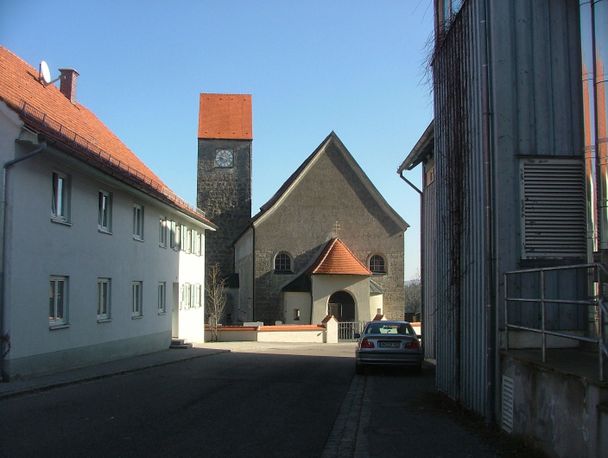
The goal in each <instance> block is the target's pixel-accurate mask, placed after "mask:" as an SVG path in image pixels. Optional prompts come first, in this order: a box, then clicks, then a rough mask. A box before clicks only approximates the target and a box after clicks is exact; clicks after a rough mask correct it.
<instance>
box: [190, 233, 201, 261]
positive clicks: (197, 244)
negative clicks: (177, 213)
mask: <svg viewBox="0 0 608 458" xmlns="http://www.w3.org/2000/svg"><path fill="white" fill-rule="evenodd" d="M192 252H193V253H194V254H195V255H196V256H200V255H201V234H200V232H198V231H197V230H195V229H192Z"/></svg>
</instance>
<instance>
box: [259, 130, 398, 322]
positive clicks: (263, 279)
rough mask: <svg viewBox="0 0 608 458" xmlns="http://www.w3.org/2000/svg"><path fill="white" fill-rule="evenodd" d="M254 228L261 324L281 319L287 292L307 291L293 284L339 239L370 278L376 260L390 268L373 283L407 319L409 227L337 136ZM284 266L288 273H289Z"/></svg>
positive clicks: (281, 192)
mask: <svg viewBox="0 0 608 458" xmlns="http://www.w3.org/2000/svg"><path fill="white" fill-rule="evenodd" d="M252 226H253V228H254V232H255V248H254V252H255V255H254V256H255V261H254V263H255V303H256V318H258V319H263V320H266V319H270V318H271V317H274V318H272V319H280V316H282V315H283V314H282V306H281V301H282V298H281V290H282V289H283V288H286V287H287V289H289V290H291V289H292V287H293V288H295V289H298V290H299V289H301V288H296V286H297V285H295V284H292V282H293V281H294V280H296V279H297V278H298V277H299V276H300V275H301V274H302V273H304V272H306V271H307V270H308V269H310V268H311V267H312V266H313V264H314V262H315V261H316V260H317V259H319V257H320V256H321V255H322V253H323V251H324V249H326V247H327V246H328V242H330V241H331V240H332V239H334V238H338V237H339V238H340V239H341V240H342V241H343V242H344V244H346V246H348V248H349V250H350V252H351V255H352V256H353V257H354V258H356V259H357V260H358V262H359V263H360V268H361V269H362V271H365V274H366V275H371V273H367V272H369V266H370V259H371V258H372V257H373V256H375V255H379V256H381V257H382V259H383V260H384V261H386V265H387V266H388V268H387V271H386V272H383V273H382V275H380V276H378V275H374V278H375V279H377V281H378V283H379V284H380V285H381V286H382V288H384V289H385V290H386V291H387V292H386V295H385V297H386V298H387V299H388V302H389V306H390V307H391V308H393V309H394V311H395V314H394V315H395V316H396V317H399V316H402V312H401V315H399V310H400V309H402V308H403V292H402V289H403V232H404V231H405V230H406V228H407V227H408V225H407V223H406V222H405V221H403V219H401V217H400V216H399V215H398V214H397V213H396V212H395V211H394V210H393V209H392V208H391V207H390V206H389V205H388V204H387V203H386V201H385V200H384V199H383V198H382V196H381V195H380V193H379V192H378V191H377V189H376V188H375V187H374V185H373V184H372V183H371V181H370V180H369V178H368V177H367V176H366V175H365V173H364V172H363V171H362V170H361V168H360V167H359V166H358V164H357V163H356V161H355V160H354V159H353V157H352V156H351V155H350V153H349V152H348V150H346V148H345V147H344V145H343V144H342V142H341V141H340V140H339V139H338V137H337V136H336V135H335V134H334V133H332V134H330V135H329V136H328V137H327V138H326V139H325V141H324V142H323V143H322V144H321V145H320V146H319V147H318V148H317V150H315V152H313V154H311V155H310V156H309V157H308V158H307V159H306V160H305V161H304V163H303V164H302V165H301V166H300V167H299V168H298V170H296V172H295V173H294V174H293V175H292V176H291V177H290V178H289V179H288V180H287V181H286V182H285V183H284V184H283V186H282V187H281V188H280V189H279V191H278V192H277V193H276V194H275V195H274V196H273V197H272V199H270V200H269V201H268V202H267V204H266V205H264V206H263V207H262V209H261V212H260V213H258V215H256V216H255V217H254V218H253V220H252ZM285 261H286V262H288V263H289V269H285V268H284V266H283V264H284V262H285ZM345 277H346V275H345ZM343 281H347V279H346V278H345V279H343ZM366 281H367V280H366ZM365 284H367V285H368V284H369V282H367V283H365ZM362 285H363V284H362ZM327 286H331V285H327ZM360 294H363V293H361V292H360ZM363 296H365V295H363ZM363 296H361V297H363ZM366 296H367V297H369V292H368V293H367V295H366ZM367 300H369V299H367ZM277 317H279V318H277Z"/></svg>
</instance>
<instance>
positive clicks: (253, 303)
mask: <svg viewBox="0 0 608 458" xmlns="http://www.w3.org/2000/svg"><path fill="white" fill-rule="evenodd" d="M251 232H252V236H251V237H252V239H253V240H252V245H253V249H252V250H251V255H252V256H253V259H252V260H251V276H252V278H251V321H255V225H253V224H252V225H251Z"/></svg>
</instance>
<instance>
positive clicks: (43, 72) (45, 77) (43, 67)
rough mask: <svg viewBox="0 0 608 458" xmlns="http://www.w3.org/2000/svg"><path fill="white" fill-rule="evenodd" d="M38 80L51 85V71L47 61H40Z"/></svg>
mask: <svg viewBox="0 0 608 458" xmlns="http://www.w3.org/2000/svg"><path fill="white" fill-rule="evenodd" d="M38 79H39V80H40V81H42V82H43V83H44V84H51V81H52V80H51V71H50V70H49V66H48V64H47V63H46V62H45V61H43V60H42V61H40V68H39V72H38Z"/></svg>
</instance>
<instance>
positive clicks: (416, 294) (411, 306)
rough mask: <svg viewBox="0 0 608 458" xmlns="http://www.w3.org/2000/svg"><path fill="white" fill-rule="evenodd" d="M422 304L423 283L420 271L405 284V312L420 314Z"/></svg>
mask: <svg viewBox="0 0 608 458" xmlns="http://www.w3.org/2000/svg"><path fill="white" fill-rule="evenodd" d="M421 305H422V285H421V283H420V273H418V274H417V278H414V279H412V280H410V281H408V282H406V284H405V312H406V313H414V314H419V313H420V309H421Z"/></svg>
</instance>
